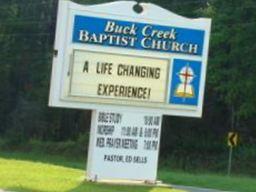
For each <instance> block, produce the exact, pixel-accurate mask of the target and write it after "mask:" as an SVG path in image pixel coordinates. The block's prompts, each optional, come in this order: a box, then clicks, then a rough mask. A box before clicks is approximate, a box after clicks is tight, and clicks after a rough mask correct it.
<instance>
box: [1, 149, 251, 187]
mask: <svg viewBox="0 0 256 192" xmlns="http://www.w3.org/2000/svg"><path fill="white" fill-rule="evenodd" d="M84 159H85V158H84ZM84 170H85V162H83V161H82V160H81V159H80V160H79V159H74V158H70V157H69V158H64V157H60V156H56V155H55V156H54V155H43V154H40V153H0V188H4V189H8V190H13V191H22V192H28V191H33V192H39V191H40V192H58V191H60V192H80V191H83V192H134V191H136V192H184V191H179V190H174V189H168V188H157V187H138V186H114V185H103V184H95V183H88V182H85V181H84V175H85V171H84ZM158 175H159V179H161V180H163V181H164V182H165V183H172V184H179V185H189V186H200V187H207V188H215V189H222V190H229V191H239V192H255V191H256V187H255V186H256V179H255V178H248V177H244V176H232V177H227V176H223V175H216V174H199V173H197V174H192V173H184V172H179V171H168V169H163V168H162V169H160V171H159V174H158Z"/></svg>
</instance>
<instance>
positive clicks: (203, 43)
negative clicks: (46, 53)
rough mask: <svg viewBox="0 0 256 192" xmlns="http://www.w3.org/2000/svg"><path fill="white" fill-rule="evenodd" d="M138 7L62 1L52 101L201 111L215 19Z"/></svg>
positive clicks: (176, 111)
mask: <svg viewBox="0 0 256 192" xmlns="http://www.w3.org/2000/svg"><path fill="white" fill-rule="evenodd" d="M135 4H136V3H135V2H133V1H122V2H118V1H117V2H113V3H106V4H100V5H92V6H84V5H79V4H76V3H73V2H69V1H60V5H59V11H58V22H57V31H56V40H55V50H56V51H55V53H56V55H55V57H54V59H53V70H52V81H51V91H50V101H49V105H50V106H56V107H67V108H80V109H110V108H111V109H114V110H116V109H120V106H121V107H124V108H125V109H126V110H127V111H134V110H136V111H138V112H144V111H148V112H157V113H160V114H166V115H178V116H191V117H200V116H201V115H202V106H203V97H204V87H205V77H206V65H207V55H208V46H209V36H210V25H211V20H210V19H205V18H199V19H188V18H184V17H181V16H179V15H176V14H174V13H172V12H170V11H167V10H165V9H163V8H160V7H158V6H156V5H153V4H150V3H141V5H142V7H143V8H144V12H142V13H141V14H139V13H136V12H135V11H134V10H133V6H134V5H135ZM113 11H114V12H115V13H113Z"/></svg>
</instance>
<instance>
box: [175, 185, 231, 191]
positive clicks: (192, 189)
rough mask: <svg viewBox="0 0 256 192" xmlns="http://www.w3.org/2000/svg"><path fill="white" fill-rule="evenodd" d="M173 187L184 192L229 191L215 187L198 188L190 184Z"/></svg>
mask: <svg viewBox="0 0 256 192" xmlns="http://www.w3.org/2000/svg"><path fill="white" fill-rule="evenodd" d="M172 187H173V188H174V189H181V190H184V191H186V192H231V191H220V190H216V189H208V188H199V187H192V186H181V185H172Z"/></svg>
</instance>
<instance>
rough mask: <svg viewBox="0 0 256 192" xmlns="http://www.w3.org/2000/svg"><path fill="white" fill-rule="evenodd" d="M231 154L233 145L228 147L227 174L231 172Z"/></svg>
mask: <svg viewBox="0 0 256 192" xmlns="http://www.w3.org/2000/svg"><path fill="white" fill-rule="evenodd" d="M232 154H233V147H230V148H229V158H228V176H230V173H231V167H232Z"/></svg>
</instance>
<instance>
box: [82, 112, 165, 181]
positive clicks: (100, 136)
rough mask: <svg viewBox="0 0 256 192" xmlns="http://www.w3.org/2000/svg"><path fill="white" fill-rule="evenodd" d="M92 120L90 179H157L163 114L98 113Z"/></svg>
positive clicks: (95, 113)
mask: <svg viewBox="0 0 256 192" xmlns="http://www.w3.org/2000/svg"><path fill="white" fill-rule="evenodd" d="M92 119H93V121H92V126H91V135H90V147H89V156H88V165H87V175H88V179H89V180H93V181H97V180H104V179H132V180H148V181H155V180H156V174H157V164H158V153H159V145H160V131H161V122H162V115H160V114H153V115H152V113H149V114H148V113H139V114H136V113H131V112H120V111H119V112H117V111H114V112H113V111H103V110H97V111H94V112H93V117H92Z"/></svg>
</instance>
